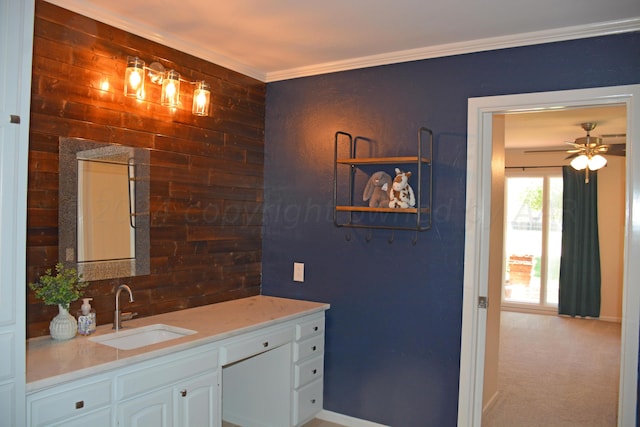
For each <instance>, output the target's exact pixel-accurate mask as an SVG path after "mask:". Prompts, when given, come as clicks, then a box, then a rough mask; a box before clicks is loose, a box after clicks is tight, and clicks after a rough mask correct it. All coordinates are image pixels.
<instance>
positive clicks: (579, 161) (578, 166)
mask: <svg viewBox="0 0 640 427" xmlns="http://www.w3.org/2000/svg"><path fill="white" fill-rule="evenodd" d="M600 157H602V156H600ZM605 162H606V161H605ZM588 164H589V158H588V157H587V156H586V155H584V154H581V155H579V156H578V157H576V158H575V159H573V160H571V167H572V168H574V169H575V170H578V171H581V170H582V169H584V168H586V167H587V165H588ZM601 167H602V166H601ZM589 169H591V167H589Z"/></svg>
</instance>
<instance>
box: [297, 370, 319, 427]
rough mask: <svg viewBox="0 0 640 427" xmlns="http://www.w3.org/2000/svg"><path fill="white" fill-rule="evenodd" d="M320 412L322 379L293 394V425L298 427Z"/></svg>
mask: <svg viewBox="0 0 640 427" xmlns="http://www.w3.org/2000/svg"><path fill="white" fill-rule="evenodd" d="M321 410H322V378H320V379H319V380H317V381H314V382H312V383H311V384H308V385H306V386H304V387H302V388H301V389H300V390H297V391H294V392H293V424H294V425H300V424H301V423H302V422H304V421H307V420H309V419H310V418H311V417H313V416H314V415H315V414H317V413H318V412H320V411H321Z"/></svg>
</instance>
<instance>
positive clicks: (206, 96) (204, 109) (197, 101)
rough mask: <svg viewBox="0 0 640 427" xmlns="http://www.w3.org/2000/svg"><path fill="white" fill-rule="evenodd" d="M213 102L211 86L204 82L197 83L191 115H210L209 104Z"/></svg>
mask: <svg viewBox="0 0 640 427" xmlns="http://www.w3.org/2000/svg"><path fill="white" fill-rule="evenodd" d="M210 101H211V91H210V90H209V84H208V83H207V82H205V81H204V80H202V81H199V82H196V88H195V89H194V91H193V107H192V108H191V113H192V114H195V115H196V116H208V115H209V103H210Z"/></svg>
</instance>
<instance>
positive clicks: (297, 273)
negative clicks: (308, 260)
mask: <svg viewBox="0 0 640 427" xmlns="http://www.w3.org/2000/svg"><path fill="white" fill-rule="evenodd" d="M293 281H294V282H304V263H302V262H294V263H293Z"/></svg>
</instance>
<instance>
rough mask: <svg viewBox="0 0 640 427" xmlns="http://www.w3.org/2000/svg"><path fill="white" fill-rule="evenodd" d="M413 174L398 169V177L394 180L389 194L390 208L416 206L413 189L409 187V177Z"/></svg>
mask: <svg viewBox="0 0 640 427" xmlns="http://www.w3.org/2000/svg"><path fill="white" fill-rule="evenodd" d="M410 176H411V172H402V171H401V170H400V169H398V168H396V177H395V178H394V179H393V184H392V186H391V192H390V194H389V198H390V200H391V201H390V202H389V207H390V208H402V209H406V208H412V207H414V206H415V205H416V198H415V195H414V194H413V188H411V186H410V185H409V177H410Z"/></svg>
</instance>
